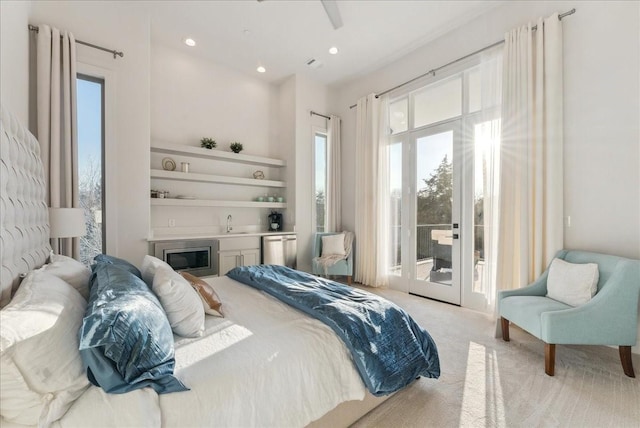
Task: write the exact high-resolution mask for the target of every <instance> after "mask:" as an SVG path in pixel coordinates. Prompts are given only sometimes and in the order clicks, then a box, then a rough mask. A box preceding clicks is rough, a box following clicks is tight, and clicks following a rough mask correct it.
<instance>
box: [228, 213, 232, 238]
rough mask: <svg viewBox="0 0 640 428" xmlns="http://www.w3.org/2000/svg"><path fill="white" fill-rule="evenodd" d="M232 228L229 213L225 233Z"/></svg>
mask: <svg viewBox="0 0 640 428" xmlns="http://www.w3.org/2000/svg"><path fill="white" fill-rule="evenodd" d="M232 230H233V227H231V214H229V215H228V216H227V233H230V232H231V231H232Z"/></svg>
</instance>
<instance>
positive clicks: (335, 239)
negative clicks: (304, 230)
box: [322, 233, 347, 257]
mask: <svg viewBox="0 0 640 428" xmlns="http://www.w3.org/2000/svg"><path fill="white" fill-rule="evenodd" d="M346 254H347V253H346V252H345V250H344V233H338V234H337V235H325V236H323V237H322V257H324V256H333V255H337V256H344V255H346Z"/></svg>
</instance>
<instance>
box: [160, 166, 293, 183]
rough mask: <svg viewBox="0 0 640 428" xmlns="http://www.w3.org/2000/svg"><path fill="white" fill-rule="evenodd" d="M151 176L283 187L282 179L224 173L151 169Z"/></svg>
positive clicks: (166, 178) (164, 178) (178, 179)
mask: <svg viewBox="0 0 640 428" xmlns="http://www.w3.org/2000/svg"><path fill="white" fill-rule="evenodd" d="M151 178H160V179H163V180H176V181H197V182H202V183H223V184H238V185H242V186H257V187H285V183H284V181H275V180H256V179H255V178H242V177H229V176H225V175H211V174H200V173H193V172H180V171H165V170H162V169H152V170H151Z"/></svg>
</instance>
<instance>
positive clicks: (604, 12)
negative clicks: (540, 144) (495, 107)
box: [329, 1, 640, 352]
mask: <svg viewBox="0 0 640 428" xmlns="http://www.w3.org/2000/svg"><path fill="white" fill-rule="evenodd" d="M574 7H575V8H576V9H577V12H576V14H575V15H572V16H570V17H567V18H565V20H564V21H563V22H564V26H563V28H564V135H565V149H564V169H565V172H564V174H565V199H564V202H565V215H570V216H571V227H569V228H566V229H565V247H566V248H576V249H584V250H591V251H596V252H604V253H610V254H616V255H620V256H625V257H631V258H635V259H639V258H640V190H639V189H640V143H639V142H640V130H639V118H640V105H639V103H640V101H639V93H640V86H639V83H640V82H639V78H638V76H639V75H640V65H639V62H640V49H639V46H638V40H639V39H638V36H639V34H640V24H639V17H640V3H638V2H613V1H606V2H604V1H601V2H595V1H594V2H576V1H567V2H508V3H507V4H505V5H503V6H501V7H499V8H496V9H494V10H492V11H491V12H490V13H488V14H486V15H483V16H481V17H479V18H477V19H475V20H473V21H472V22H470V23H469V24H467V25H465V26H463V27H461V28H458V29H455V30H453V31H451V32H450V33H448V34H445V35H444V36H442V37H441V38H439V39H437V40H435V41H433V42H432V43H430V44H428V45H426V46H424V47H422V48H419V49H417V50H416V51H415V52H413V53H411V54H409V55H407V56H405V57H403V58H402V59H400V60H399V61H396V62H395V63H394V64H392V65H390V66H388V67H385V68H383V69H381V70H377V71H374V72H371V73H370V74H367V75H365V76H359V77H358V78H357V79H354V80H352V81H349V82H345V83H342V84H339V85H336V86H333V87H331V88H330V94H331V96H330V104H329V107H330V108H331V109H332V110H334V111H337V112H339V114H340V115H341V116H342V119H343V128H342V129H343V131H342V137H343V145H342V147H343V152H342V159H343V166H342V178H343V186H342V190H343V193H342V195H343V200H342V203H343V211H342V215H343V223H344V224H345V227H346V228H353V225H354V224H355V218H354V215H355V214H354V205H353V196H354V184H355V177H354V170H355V159H354V155H355V148H354V143H355V118H356V114H355V113H356V112H355V109H349V106H350V105H352V104H355V103H356V101H357V100H358V98H360V97H362V96H364V95H366V94H368V93H371V92H381V91H383V90H386V89H388V88H391V87H394V86H396V85H398V84H400V83H403V82H405V81H407V80H409V79H411V78H413V77H415V76H417V75H420V74H422V73H424V72H426V71H427V70H431V69H433V68H436V67H438V66H440V65H442V64H446V63H447V62H449V61H452V60H454V59H456V58H459V57H461V56H463V55H466V54H468V53H470V52H473V51H475V50H477V49H480V48H482V47H484V46H487V45H490V44H492V43H494V42H496V41H498V40H501V39H502V38H503V34H504V32H505V31H508V30H509V29H511V28H513V27H516V26H519V25H523V24H525V23H526V22H528V21H529V20H535V19H536V18H537V17H538V16H548V15H550V14H551V13H553V12H556V11H558V12H565V11H567V10H569V9H571V8H574ZM639 331H640V328H639ZM639 343H640V338H639ZM638 349H639V347H636V348H635V352H638Z"/></svg>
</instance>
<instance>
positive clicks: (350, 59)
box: [148, 0, 502, 84]
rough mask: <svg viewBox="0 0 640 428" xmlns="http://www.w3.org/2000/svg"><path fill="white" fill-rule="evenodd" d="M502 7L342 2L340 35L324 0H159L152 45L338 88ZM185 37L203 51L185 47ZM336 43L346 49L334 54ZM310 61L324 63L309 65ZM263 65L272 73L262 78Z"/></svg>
mask: <svg viewBox="0 0 640 428" xmlns="http://www.w3.org/2000/svg"><path fill="white" fill-rule="evenodd" d="M500 3H502V2H499V1H479V0H474V1H451V0H448V1H447V0H445V1H425V0H422V1H420V0H413V1H402V0H395V1H391V0H388V1H383V0H376V1H366V0H338V1H337V5H338V8H339V10H340V14H341V16H342V21H343V26H342V27H341V28H339V29H337V30H334V29H333V27H332V25H331V22H330V21H329V18H328V17H327V15H326V13H325V11H324V8H323V6H322V3H321V2H320V1H319V0H289V1H285V0H264V1H260V2H259V1H257V0H235V1H221V0H218V1H154V2H150V3H148V6H149V14H150V16H151V38H152V40H153V42H154V43H160V44H163V45H168V46H172V47H175V48H177V49H181V50H185V51H186V52H191V53H193V54H194V55H198V56H202V57H205V58H209V59H211V60H213V61H215V62H216V63H219V64H224V65H226V66H228V67H231V68H233V69H236V70H239V71H241V72H244V73H248V74H251V73H252V74H255V75H256V77H258V78H261V79H264V80H265V81H268V82H278V81H280V80H281V79H283V78H285V77H287V76H289V75H292V74H295V73H303V74H307V75H309V76H311V77H313V78H314V79H315V80H317V81H320V82H323V83H326V84H333V83H337V82H340V81H344V80H348V79H351V78H354V77H357V76H358V75H361V74H363V73H365V72H369V71H372V70H375V69H377V68H380V67H382V66H384V65H386V64H389V63H391V62H392V61H394V60H396V59H398V58H399V57H401V56H403V55H405V54H407V53H408V52H410V51H412V50H414V49H416V48H417V47H419V46H421V45H423V44H425V43H427V42H429V41H430V40H433V39H435V38H437V37H438V36H440V35H442V34H444V33H445V32H447V31H449V30H451V29H453V28H455V27H457V26H460V25H463V24H464V23H466V22H468V21H469V20H471V19H473V18H474V17H476V16H478V15H480V14H482V13H485V12H486V11H488V10H489V9H491V8H493V7H495V6H497V5H498V4H500ZM245 30H248V32H246V31H245ZM186 37H191V38H193V39H195V40H196V42H197V46H196V47H194V48H189V47H187V46H186V45H184V43H183V40H184V39H185V38H186ZM331 46H337V47H338V48H339V49H340V52H339V53H338V54H337V55H330V54H329V53H328V50H329V48H330V47H331ZM311 58H315V59H316V60H317V61H320V62H321V63H323V66H322V67H321V68H318V69H311V68H309V67H308V66H307V65H306V62H307V61H308V60H309V59H311ZM258 65H263V66H264V67H265V68H266V69H267V72H266V73H263V74H259V73H257V72H256V71H255V70H256V67H257V66H258Z"/></svg>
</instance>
